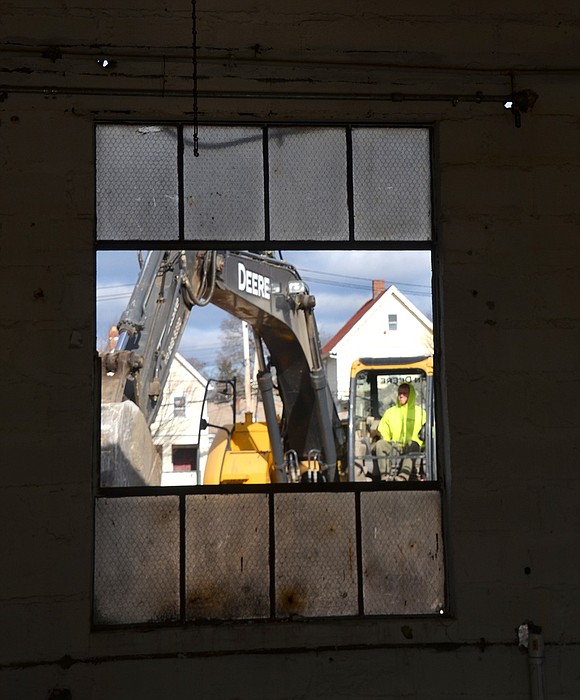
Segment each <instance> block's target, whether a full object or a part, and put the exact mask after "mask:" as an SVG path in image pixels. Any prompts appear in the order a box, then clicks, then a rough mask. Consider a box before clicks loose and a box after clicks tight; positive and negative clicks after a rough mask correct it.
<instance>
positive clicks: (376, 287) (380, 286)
mask: <svg viewBox="0 0 580 700" xmlns="http://www.w3.org/2000/svg"><path fill="white" fill-rule="evenodd" d="M384 291H385V281H384V280H373V299H376V298H377V296H378V295H379V294H380V293H381V292H384Z"/></svg>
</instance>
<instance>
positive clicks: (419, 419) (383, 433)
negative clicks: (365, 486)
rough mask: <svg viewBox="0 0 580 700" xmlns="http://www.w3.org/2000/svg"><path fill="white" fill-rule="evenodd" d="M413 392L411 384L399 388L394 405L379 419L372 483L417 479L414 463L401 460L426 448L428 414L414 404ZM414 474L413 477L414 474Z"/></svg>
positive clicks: (374, 446)
mask: <svg viewBox="0 0 580 700" xmlns="http://www.w3.org/2000/svg"><path fill="white" fill-rule="evenodd" d="M415 400H416V391H415V387H414V386H413V385H412V384H407V383H406V382H404V383H402V384H400V385H399V388H398V390H397V403H396V404H395V405H394V406H391V407H390V408H388V409H387V410H386V411H385V412H384V414H383V417H382V418H381V420H380V422H379V424H378V426H377V433H376V435H375V438H378V439H377V441H376V442H375V443H374V445H373V448H372V451H373V453H374V454H375V455H376V457H377V459H375V460H373V472H372V479H373V481H380V480H381V479H382V478H387V479H395V480H396V481H406V480H408V479H409V478H418V476H417V474H416V468H415V465H414V460H413V459H412V458H410V457H409V459H402V460H401V459H400V457H401V456H403V455H411V454H412V453H419V452H422V451H423V450H424V448H425V442H424V432H425V428H424V426H425V421H426V420H427V414H426V412H425V409H424V408H422V407H421V406H419V405H417V404H416V403H415ZM414 471H415V473H413V472H414Z"/></svg>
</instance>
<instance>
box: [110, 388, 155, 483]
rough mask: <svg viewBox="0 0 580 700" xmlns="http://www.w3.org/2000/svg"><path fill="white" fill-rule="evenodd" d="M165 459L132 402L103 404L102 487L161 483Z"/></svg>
mask: <svg viewBox="0 0 580 700" xmlns="http://www.w3.org/2000/svg"><path fill="white" fill-rule="evenodd" d="M160 485H161V460H160V459H159V455H158V453H157V450H156V449H155V445H154V444H153V440H152V439H151V431H150V430H149V426H148V425H147V421H146V420H145V416H144V415H143V413H142V412H141V411H140V410H139V408H138V407H137V406H136V405H135V404H134V403H133V402H132V401H122V402H119V403H104V404H101V486H102V487H107V486H160Z"/></svg>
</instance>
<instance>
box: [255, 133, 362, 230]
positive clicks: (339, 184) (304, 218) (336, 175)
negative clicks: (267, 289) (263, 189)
mask: <svg viewBox="0 0 580 700" xmlns="http://www.w3.org/2000/svg"><path fill="white" fill-rule="evenodd" d="M268 135H269V136H268V157H269V176H270V237H271V238H272V240H295V239H303V240H312V241H324V240H348V207H347V192H346V182H347V175H346V137H345V130H344V129H323V128H310V129H308V128H307V129H304V128H270V130H269V132H268Z"/></svg>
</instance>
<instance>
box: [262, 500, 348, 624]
mask: <svg viewBox="0 0 580 700" xmlns="http://www.w3.org/2000/svg"><path fill="white" fill-rule="evenodd" d="M274 498H275V542H276V584H275V585H276V616H277V617H280V618H285V617H295V616H296V617H326V616H332V615H356V614H357V613H358V586H357V572H356V537H355V507H354V494H352V493H295V494H292V493H288V494H287V493H284V494H276V495H275V496H274Z"/></svg>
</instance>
